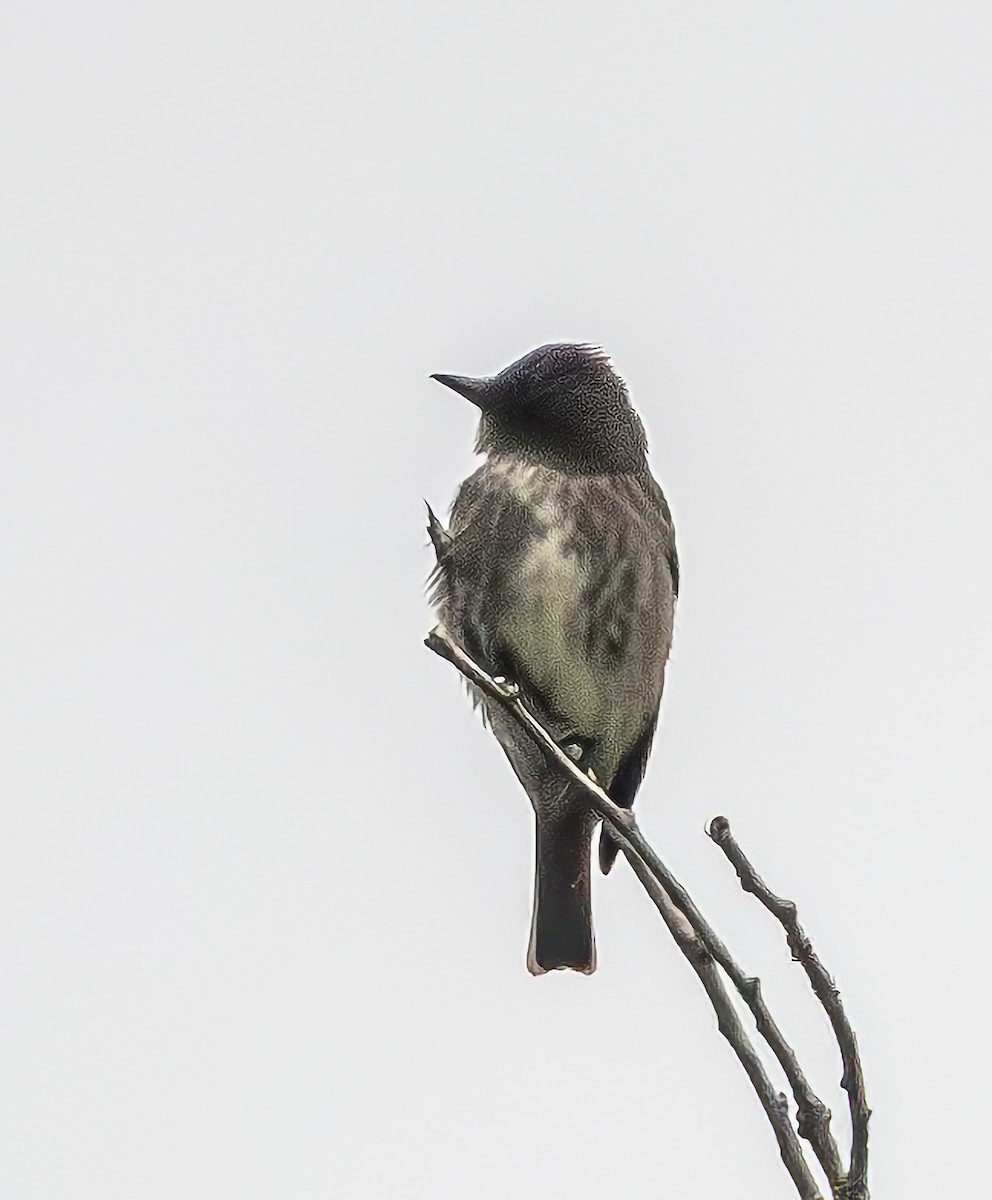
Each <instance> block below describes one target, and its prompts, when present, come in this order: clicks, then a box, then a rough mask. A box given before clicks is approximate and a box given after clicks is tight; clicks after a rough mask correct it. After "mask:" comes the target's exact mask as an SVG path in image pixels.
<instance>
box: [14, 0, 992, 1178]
mask: <svg viewBox="0 0 992 1200" xmlns="http://www.w3.org/2000/svg"><path fill="white" fill-rule="evenodd" d="M990 33H992V18H990V17H989V15H988V7H987V5H985V4H979V3H973V4H966V3H945V4H943V5H939V6H938V5H924V4H917V3H906V2H905V0H903V2H900V3H895V2H892V3H886V2H881V0H879V2H875V3H865V2H857V3H853V2H838V3H833V4H829V5H827V4H816V3H803V4H795V3H785V2H778V3H772V2H769V0H763V2H754V3H750V4H739V3H697V4H691V5H690V4H674V3H648V2H647V0H644V2H641V3H626V2H623V0H616V2H614V3H610V4H596V5H592V4H587V5H582V4H575V3H573V4H570V5H566V4H564V3H558V4H551V3H547V2H545V3H540V2H535V0H528V2H526V3H523V2H518V3H508V2H507V3H502V4H499V5H489V6H485V7H484V6H481V5H474V4H466V3H456V2H454V0H451V2H450V3H440V2H436V0H435V2H433V3H429V2H426V0H425V2H423V3H408V2H402V3H401V2H398V0H393V2H392V3H381V4H371V3H368V4H358V3H352V4H344V3H340V2H339V3H334V2H333V0H327V2H325V3H321V4H316V3H303V2H292V0H284V2H282V3H279V4H276V3H272V2H271V0H268V2H259V3H237V4H235V3H221V2H219V0H212V2H208V3H202V2H198V3H191V2H189V0H170V3H168V4H166V3H145V4H128V3H123V2H121V3H68V2H64V3H47V2H45V0H32V2H31V3H27V2H26V0H20V2H16V0H13V2H11V3H8V4H7V5H5V6H4V9H3V14H2V17H0V92H2V104H3V113H4V116H3V133H2V145H0V162H2V175H3V184H2V189H0V240H2V250H0V254H2V259H0V293H2V301H0V303H2V312H0V389H2V396H0V406H2V421H0V498H2V499H0V505H2V508H0V513H2V515H0V563H2V587H0V630H2V633H0V691H2V712H0V740H2V757H0V776H2V798H0V978H2V982H0V1107H2V1111H0V1163H2V1167H0V1178H2V1182H0V1194H2V1196H3V1197H4V1200H75V1198H76V1197H99V1198H100V1200H125V1198H126V1200H132V1198H134V1197H141V1198H142V1200H159V1198H162V1200H165V1198H168V1200H178V1198H182V1200H187V1198H189V1200H193V1198H201V1197H202V1198H203V1200H215V1198H216V1197H221V1196H232V1197H238V1198H239V1200H256V1198H265V1200H282V1198H283V1197H291V1198H292V1200H308V1198H310V1197H314V1198H316V1197H321V1198H323V1197H327V1196H331V1195H337V1196H347V1197H356V1198H358V1200H366V1198H369V1197H386V1196H388V1197H400V1196H403V1197H405V1196H417V1197H420V1196H423V1197H432V1198H433V1197H458V1198H462V1197H468V1196H471V1197H493V1198H497V1197H498V1198H500V1200H503V1198H504V1197H506V1196H514V1197H518V1198H520V1200H531V1198H537V1197H541V1198H547V1197H568V1198H569V1200H577V1198H580V1197H602V1196H604V1195H611V1196H617V1195H652V1194H657V1195H666V1196H679V1197H686V1198H687V1200H695V1198H697V1197H698V1198H699V1200H710V1198H711V1197H715V1196H740V1197H758V1196H760V1197H762V1198H767V1200H772V1198H773V1197H782V1198H783V1200H785V1198H786V1197H789V1196H791V1195H793V1192H792V1186H791V1184H790V1183H789V1181H788V1178H787V1176H786V1174H785V1172H784V1170H783V1168H782V1166H781V1164H780V1162H779V1161H778V1157H777V1151H776V1147H775V1144H774V1141H773V1139H772V1136H771V1133H770V1131H769V1129H768V1127H767V1124H766V1122H765V1118H764V1117H763V1115H762V1114H761V1112H760V1110H759V1109H758V1107H757V1103H756V1101H755V1099H754V1097H753V1095H752V1093H751V1091H750V1088H749V1085H748V1083H747V1081H746V1079H745V1077H744V1075H743V1072H742V1071H741V1069H740V1067H739V1066H738V1064H737V1063H736V1061H735V1060H734V1058H733V1056H732V1055H731V1053H730V1051H729V1049H728V1048H727V1046H726V1045H725V1043H724V1042H723V1041H722V1039H721V1038H720V1037H719V1036H718V1034H717V1033H716V1031H715V1027H714V1020H713V1017H712V1014H711V1011H710V1010H709V1008H708V1006H707V1003H706V1001H705V998H704V996H703V994H702V992H701V990H700V988H699V985H698V983H697V981H696V979H695V977H694V976H693V975H692V973H691V972H690V970H689V969H688V967H687V965H686V964H685V963H684V961H683V960H682V959H681V958H680V957H679V956H678V954H677V953H676V951H675V950H674V948H673V947H672V945H671V944H670V942H669V939H668V938H667V935H666V934H665V933H664V931H663V929H662V927H661V925H660V922H659V921H658V919H657V916H656V914H655V913H654V911H653V909H651V907H650V905H649V903H648V901H647V900H646V898H645V897H644V896H643V894H641V893H640V891H639V889H638V887H637V886H636V883H635V882H634V880H633V878H632V876H631V875H630V872H629V871H627V870H626V869H625V868H624V867H623V866H622V865H621V867H620V868H618V870H617V871H616V872H615V873H614V875H613V876H611V877H610V878H609V879H608V880H605V881H604V880H599V879H598V880H597V884H596V894H595V906H596V913H597V929H598V937H599V947H600V970H599V972H598V973H597V974H596V975H595V976H594V977H592V978H589V979H587V978H584V977H578V976H574V975H570V974H566V973H561V974H556V975H554V976H549V977H546V978H542V979H536V980H535V979H532V978H531V977H530V976H529V975H528V974H527V972H526V970H525V968H524V949H525V944H526V939H527V926H528V919H529V905H530V896H529V891H530V882H531V870H532V864H531V846H530V839H531V828H530V826H531V818H530V812H529V809H528V807H527V804H526V801H525V799H524V797H523V796H522V794H520V792H519V791H518V790H517V788H516V785H515V783H514V781H513V778H512V776H511V774H510V771H509V769H508V767H507V766H506V764H505V762H504V760H503V758H502V755H501V753H500V752H499V750H498V748H497V747H496V746H495V744H494V743H492V742H491V740H490V739H489V738H488V735H487V734H486V733H485V732H484V731H483V730H482V729H481V726H480V724H479V722H478V720H477V717H476V716H475V715H474V714H473V713H472V712H471V709H470V706H469V704H468V703H467V701H466V699H465V697H464V695H463V692H462V688H461V686H460V683H459V681H458V679H457V677H456V675H455V673H454V671H453V670H452V669H451V668H450V667H448V666H447V665H446V664H443V663H441V662H440V661H439V660H437V659H435V658H433V657H432V656H431V655H430V654H429V653H428V652H427V651H426V650H424V649H423V648H422V646H421V638H422V637H423V635H424V634H425V633H426V631H427V629H428V628H429V626H430V624H431V617H430V613H429V611H428V609H427V606H426V603H425V601H424V598H423V582H424V579H425V577H426V574H427V571H428V568H429V564H430V554H429V553H428V551H427V548H426V537H425V534H424V530H423V511H422V506H421V497H422V496H428V497H429V498H430V499H431V500H432V501H433V502H434V503H435V504H436V505H437V506H438V508H439V509H442V510H443V509H444V507H445V506H446V505H447V503H448V502H450V500H451V498H452V496H453V493H454V488H455V485H456V483H457V481H458V480H459V479H460V478H461V477H462V476H463V475H464V474H465V473H466V472H467V471H468V469H469V468H470V467H471V465H472V455H471V445H472V438H473V434H474V430H473V413H472V412H471V411H470V409H469V406H468V405H467V404H464V403H463V402H462V401H461V400H460V399H459V398H458V397H456V396H454V395H453V394H451V393H450V392H446V391H444V390H443V389H441V388H440V387H438V386H437V385H436V384H433V383H432V382H431V381H430V380H429V379H428V375H429V373H430V372H432V371H449V372H463V373H471V374H481V373H485V372H488V371H492V370H495V369H498V368H499V367H501V366H503V365H504V364H505V363H506V362H508V361H510V360H511V359H512V358H515V357H516V356H518V355H519V354H521V353H523V352H525V351H526V350H528V349H530V348H531V347H533V346H535V345H538V344H540V343H542V342H547V341H552V340H564V339H575V340H590V341H595V342H598V343H601V344H603V345H604V346H606V347H607V348H608V349H609V351H610V352H611V353H612V355H613V357H614V360H615V362H616V364H617V366H618V368H619V369H620V370H621V371H622V372H623V373H624V374H625V376H626V377H627V379H628V380H629V383H630V385H631V389H632V392H633V395H634V398H635V401H636V402H637V404H638V406H639V407H640V409H641V411H642V413H643V415H644V418H645V421H646V423H647V425H648V429H649V432H650V435H651V439H652V448H653V462H654V466H655V470H656V472H657V474H658V475H659V477H660V478H661V479H662V480H663V482H664V485H665V488H666V490H667V492H668V495H669V498H670V500H671V503H672V508H673V511H674V514H675V518H676V522H677V527H678V533H679V547H680V553H681V558H682V565H683V573H684V583H683V591H682V603H681V606H680V610H679V615H678V624H677V636H676V646H675V651H674V659H673V664H672V667H671V671H670V675H669V688H668V693H667V695H666V699H665V707H664V713H663V722H662V731H661V735H660V738H659V741H658V743H657V746H656V751H655V756H654V760H653V764H652V768H651V770H650V773H649V776H648V779H647V782H646V784H645V786H644V789H643V791H642V793H641V796H640V800H639V806H638V807H639V812H640V814H641V817H642V821H643V825H644V827H645V830H646V832H647V833H648V835H649V836H650V837H651V838H652V839H653V840H654V842H655V843H656V845H657V847H658V848H659V850H660V851H661V852H662V854H663V856H664V857H665V858H667V859H668V860H669V862H670V863H671V864H672V866H673V867H674V868H675V870H676V872H677V873H678V874H679V875H680V876H681V877H682V878H683V879H684V881H685V882H686V883H687V884H688V885H689V886H690V887H691V889H692V890H693V892H694V893H695V894H696V896H697V899H698V901H699V903H700V904H701V905H702V906H703V908H704V909H705V910H706V911H707V912H708V913H709V915H710V916H711V917H712V918H713V919H714V921H715V922H716V923H717V924H718V926H719V928H720V930H721V931H722V932H723V934H724V935H725V937H726V938H727V940H728V941H730V942H731V944H732V945H733V947H734V948H735V949H736V951H737V952H738V954H739V956H740V958H741V959H742V960H743V961H744V963H745V965H746V966H747V967H748V968H749V969H752V970H755V971H758V972H759V973H760V974H761V975H762V977H763V978H764V980H765V983H766V992H767V995H768V998H769V1001H770V1002H771V1003H772V1004H773V1007H774V1009H775V1011H776V1012H777V1013H778V1015H779V1017H780V1020H781V1022H782V1024H783V1025H784V1026H785V1028H786V1030H787V1031H788V1033H789V1034H790V1036H792V1037H793V1038H794V1039H795V1040H796V1041H797V1042H798V1043H799V1044H800V1045H801V1047H802V1052H803V1056H804V1059H805V1061H806V1062H807V1064H808V1066H809V1069H810V1070H811V1072H812V1073H813V1075H814V1077H815V1079H816V1081H817V1083H818V1084H819V1085H820V1086H821V1088H822V1090H823V1091H824V1093H825V1095H826V1098H827V1100H828V1102H829V1103H831V1105H832V1106H833V1107H834V1108H835V1110H836V1111H838V1112H839V1113H842V1112H843V1103H842V1097H841V1094H840V1093H839V1090H838V1088H837V1083H838V1080H839V1074H840V1068H839V1065H838V1061H837V1055H836V1051H835V1049H834V1047H833V1045H832V1042H831V1039H830V1037H829V1036H828V1033H827V1029H826V1025H825V1021H824V1019H823V1016H822V1014H821V1013H820V1012H819V1011H818V1010H817V1009H816V1007H815V1005H814V1003H813V1001H812V999H811V998H810V996H809V994H808V989H807V987H806V984H805V979H804V977H803V976H802V973H801V972H800V970H799V969H798V968H797V967H795V966H793V965H791V964H790V963H789V961H788V956H787V953H786V952H785V950H784V946H783V943H782V939H781V936H780V934H779V932H778V931H777V929H776V928H775V927H773V925H772V924H771V922H770V921H769V919H767V918H766V916H765V914H764V913H763V912H762V911H761V910H760V909H759V908H758V906H757V905H756V904H755V903H754V901H753V900H751V899H749V898H747V897H745V896H743V895H742V894H741V893H740V892H739V890H738V889H737V887H736V883H735V880H734V878H733V874H732V872H731V871H730V870H729V868H728V867H727V865H726V863H725V862H724V860H723V858H722V856H721V855H720V854H719V853H718V851H717V850H716V849H715V848H714V847H713V846H712V845H710V843H709V842H708V841H707V839H706V838H705V836H704V833H703V830H704V826H705V823H706V822H707V821H708V819H709V818H710V817H712V816H713V815H714V814H716V813H717V812H724V813H726V814H727V815H728V816H729V817H730V818H731V821H732V824H733V827H734V829H735V830H736V832H737V833H738V836H739V837H740V839H741V840H742V842H743V844H744V846H745V848H746V849H747V850H749V851H750V853H751V854H752V856H753V857H754V859H755V861H756V862H757V864H758V865H759V867H760V869H762V871H763V872H764V873H765V874H766V875H767V877H768V878H769V880H770V881H771V882H772V883H773V884H774V885H775V886H776V887H777V888H778V889H779V890H781V891H783V892H784V893H785V894H787V895H789V896H793V897H795V898H796V899H797V900H798V901H799V902H800V905H801V913H802V915H803V917H804V919H805V922H806V925H807V927H808V929H809V931H810V932H811V933H812V934H813V935H814V937H815V939H816V942H817V945H818V947H819V949H820V950H821V953H822V955H823V957H824V959H825V960H826V962H827V964H828V965H829V967H830V968H831V969H832V970H833V971H834V972H835V973H836V975H837V978H838V982H839V984H840V986H841V988H842V990H843V994H844V995H845V997H846V998H847V999H848V1002H849V1007H850V1013H851V1016H852V1018H853V1020H854V1022H855V1025H856V1027H857V1030H858V1033H859V1036H860V1040H861V1044H862V1047H863V1051H864V1058H865V1065H866V1072H867V1079H868V1086H869V1100H870V1102H871V1104H872V1106H873V1107H874V1109H875V1117H874V1119H873V1122H872V1133H873V1139H872V1152H873V1159H872V1172H873V1180H874V1188H875V1192H876V1193H877V1195H879V1196H883V1195H889V1196H899V1197H901V1198H903V1200H909V1198H915V1197H919V1198H927V1200H929V1198H931V1197H933V1196H937V1195H945V1194H950V1193H952V1192H955V1193H961V1194H964V1193H965V1192H968V1193H969V1194H979V1193H980V1192H981V1190H982V1188H983V1186H986V1185H987V1181H988V1168H987V1164H986V1161H985V1160H986V1150H985V1143H986V1141H987V1111H986V1110H987V1101H988V1097H987V1089H986V1086H985V1082H984V1075H985V1074H987V1071H988V1067H989V1057H990V1055H989V1051H990V1045H989V1032H988V1029H989V1026H988V1020H987V1006H988V995H987V974H986V964H985V950H986V946H987V940H988V928H987V924H986V913H987V911H988V906H989V902H990V899H992V888H990V884H989V872H988V865H987V864H988V847H987V845H986V838H985V836H984V833H985V827H984V826H983V825H982V820H983V819H984V817H985V813H986V809H987V805H988V801H989V795H990V782H992V781H990V778H989V774H990V773H989V768H988V760H989V750H988V743H989V704H988V686H989V685H988V680H989V670H990V666H992V663H990V639H989V636H988V612H989V590H990V571H989V526H988V516H989V511H990V484H989V434H990V425H992V419H990V383H992V362H990V357H992V356H990V350H989V327H990V320H992V288H990V276H992V241H990V237H989V214H990V211H992V173H990V170H989V127H990V118H992V85H990V71H989V63H990V54H992V51H990ZM839 1124H840V1127H841V1129H842V1130H843V1122H839Z"/></svg>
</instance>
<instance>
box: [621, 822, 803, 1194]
mask: <svg viewBox="0 0 992 1200" xmlns="http://www.w3.org/2000/svg"><path fill="white" fill-rule="evenodd" d="M623 852H624V854H625V855H626V856H627V861H628V862H629V863H630V865H631V867H632V868H633V870H634V873H635V874H636V875H637V878H638V879H639V880H640V881H641V883H642V884H643V885H644V889H645V891H646V892H647V894H648V895H649V896H650V897H651V899H652V900H653V901H654V903H655V906H656V907H657V909H658V911H659V912H660V913H661V915H662V918H663V920H664V922H665V924H666V925H667V926H668V928H669V931H670V932H671V934H672V937H674V939H675V942H676V944H677V945H678V948H679V949H680V950H681V951H682V953H683V954H684V955H685V957H686V958H687V959H688V961H689V965H690V966H691V967H692V969H693V970H694V971H695V972H696V974H697V975H698V976H699V981H700V983H701V984H702V985H703V987H704V988H705V990H706V995H707V996H708V997H709V1000H710V1003H711V1004H712V1005H713V1009H714V1011H715V1012H716V1021H717V1028H718V1029H719V1030H720V1032H721V1033H722V1034H723V1036H724V1037H725V1038H726V1039H727V1041H728V1042H729V1043H730V1045H731V1047H732V1048H733V1051H734V1053H735V1054H736V1055H737V1057H738V1059H740V1062H741V1066H743V1068H744V1070H745V1071H746V1072H747V1077H748V1079H750V1081H751V1086H752V1087H753V1088H754V1090H755V1092H756V1093H757V1095H758V1099H759V1100H760V1101H761V1107H762V1108H763V1109H764V1110H765V1115H766V1116H767V1117H768V1120H769V1122H770V1123H771V1127H772V1131H773V1132H774V1134H775V1139H776V1141H777V1142H778V1148H779V1152H780V1154H781V1155H782V1161H783V1162H784V1163H785V1168H786V1170H787V1171H788V1172H789V1175H790V1176H791V1178H792V1182H793V1183H794V1184H795V1185H796V1191H797V1192H798V1193H799V1195H800V1196H801V1197H802V1200H823V1198H822V1195H821V1193H820V1190H819V1188H818V1187H817V1186H816V1181H815V1180H814V1179H813V1176H812V1174H811V1173H810V1169H809V1167H808V1166H807V1163H806V1159H805V1158H804V1157H803V1151H802V1146H801V1145H800V1143H799V1139H798V1138H797V1137H796V1131H795V1130H794V1129H793V1127H792V1120H791V1119H790V1117H789V1104H788V1101H787V1100H786V1098H785V1096H784V1095H782V1093H781V1092H776V1090H775V1088H774V1087H773V1086H772V1082H771V1080H770V1079H769V1078H768V1073H767V1072H766V1071H765V1068H764V1066H763V1064H762V1062H761V1059H760V1058H759V1057H758V1054H757V1053H756V1051H755V1049H754V1046H753V1045H752V1044H751V1039H750V1038H749V1037H748V1036H747V1033H746V1032H745V1030H744V1026H743V1025H742V1024H741V1020H740V1017H739V1016H738V1015H737V1009H736V1008H735V1007H734V1005H733V1002H732V1001H731V999H730V995H729V993H728V992H727V989H726V987H724V983H723V979H722V978H721V975H720V972H719V970H718V969H717V965H716V963H715V962H714V960H713V956H712V955H711V954H710V952H709V951H708V950H707V949H706V946H705V945H704V944H703V941H702V939H701V938H700V937H699V935H698V934H697V933H696V931H695V930H694V929H693V928H692V926H691V925H690V924H689V920H688V918H687V917H686V916H685V915H684V914H683V913H681V912H679V910H678V909H677V908H676V907H675V905H674V904H673V903H672V901H671V900H670V899H669V897H668V895H667V894H666V892H665V889H664V888H663V887H662V886H661V884H660V883H659V882H658V880H657V879H656V878H655V877H654V875H653V874H652V872H651V870H650V868H649V867H648V866H647V865H646V864H645V863H644V861H643V859H642V858H641V857H640V855H639V854H637V853H636V851H635V850H634V849H633V847H632V846H631V845H630V844H629V843H625V844H624V846H623Z"/></svg>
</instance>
